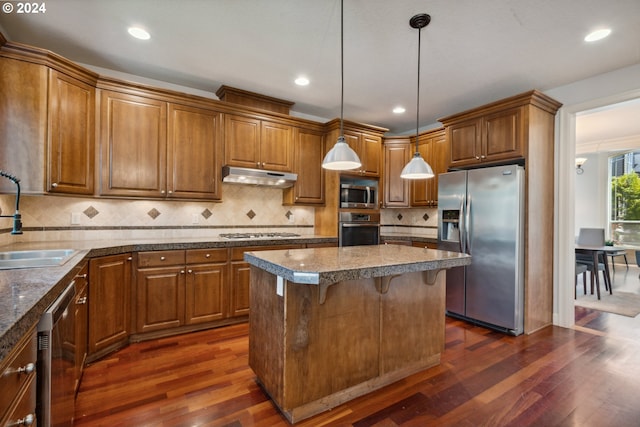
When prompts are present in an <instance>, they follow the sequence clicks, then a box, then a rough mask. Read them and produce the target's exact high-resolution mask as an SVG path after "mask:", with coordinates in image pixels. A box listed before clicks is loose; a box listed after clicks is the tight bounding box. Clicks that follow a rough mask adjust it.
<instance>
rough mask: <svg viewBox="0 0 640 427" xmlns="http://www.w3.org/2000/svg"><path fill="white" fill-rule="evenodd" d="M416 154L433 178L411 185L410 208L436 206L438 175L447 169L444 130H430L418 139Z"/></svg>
mask: <svg viewBox="0 0 640 427" xmlns="http://www.w3.org/2000/svg"><path fill="white" fill-rule="evenodd" d="M417 150H418V152H419V153H420V154H421V155H422V158H423V159H424V160H425V161H426V162H427V163H429V166H431V169H432V170H433V173H434V175H435V176H434V177H433V178H429V179H424V180H423V179H419V180H414V181H413V182H412V183H411V185H412V188H411V206H436V205H437V204H438V175H439V174H441V173H445V172H446V171H447V169H448V168H449V156H450V149H449V143H448V140H447V138H446V136H445V131H444V129H436V130H431V131H428V132H426V133H423V134H421V135H420V136H419V138H418V147H417Z"/></svg>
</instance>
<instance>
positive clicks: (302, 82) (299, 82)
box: [295, 76, 309, 86]
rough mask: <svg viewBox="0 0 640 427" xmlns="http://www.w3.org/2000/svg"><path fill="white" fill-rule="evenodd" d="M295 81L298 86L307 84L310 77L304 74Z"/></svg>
mask: <svg viewBox="0 0 640 427" xmlns="http://www.w3.org/2000/svg"><path fill="white" fill-rule="evenodd" d="M295 83H296V84H297V85H298V86H306V85H308V84H309V79H308V78H306V77H303V76H300V77H298V78H297V79H295Z"/></svg>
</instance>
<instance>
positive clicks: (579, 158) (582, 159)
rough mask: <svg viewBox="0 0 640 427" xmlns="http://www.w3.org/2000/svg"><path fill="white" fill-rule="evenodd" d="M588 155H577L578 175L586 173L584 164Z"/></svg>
mask: <svg viewBox="0 0 640 427" xmlns="http://www.w3.org/2000/svg"><path fill="white" fill-rule="evenodd" d="M586 161H587V159H586V157H576V173H577V174H578V175H582V174H583V173H584V169H582V165H584V164H585V163H586Z"/></svg>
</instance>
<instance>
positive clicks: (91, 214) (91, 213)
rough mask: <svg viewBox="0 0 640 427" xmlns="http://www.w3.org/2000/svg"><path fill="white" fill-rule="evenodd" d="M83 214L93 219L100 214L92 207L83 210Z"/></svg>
mask: <svg viewBox="0 0 640 427" xmlns="http://www.w3.org/2000/svg"><path fill="white" fill-rule="evenodd" d="M83 213H84V214H85V215H86V216H88V217H89V218H93V217H94V216H96V215H98V214H99V213H100V212H98V210H97V209H96V208H94V207H93V206H89V207H88V208H87V209H85V210H84V212H83Z"/></svg>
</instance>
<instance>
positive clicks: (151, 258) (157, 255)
mask: <svg viewBox="0 0 640 427" xmlns="http://www.w3.org/2000/svg"><path fill="white" fill-rule="evenodd" d="M184 252H185V251H183V250H181V251H150V252H138V267H162V266H165V265H180V264H184V262H185V256H184Z"/></svg>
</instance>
